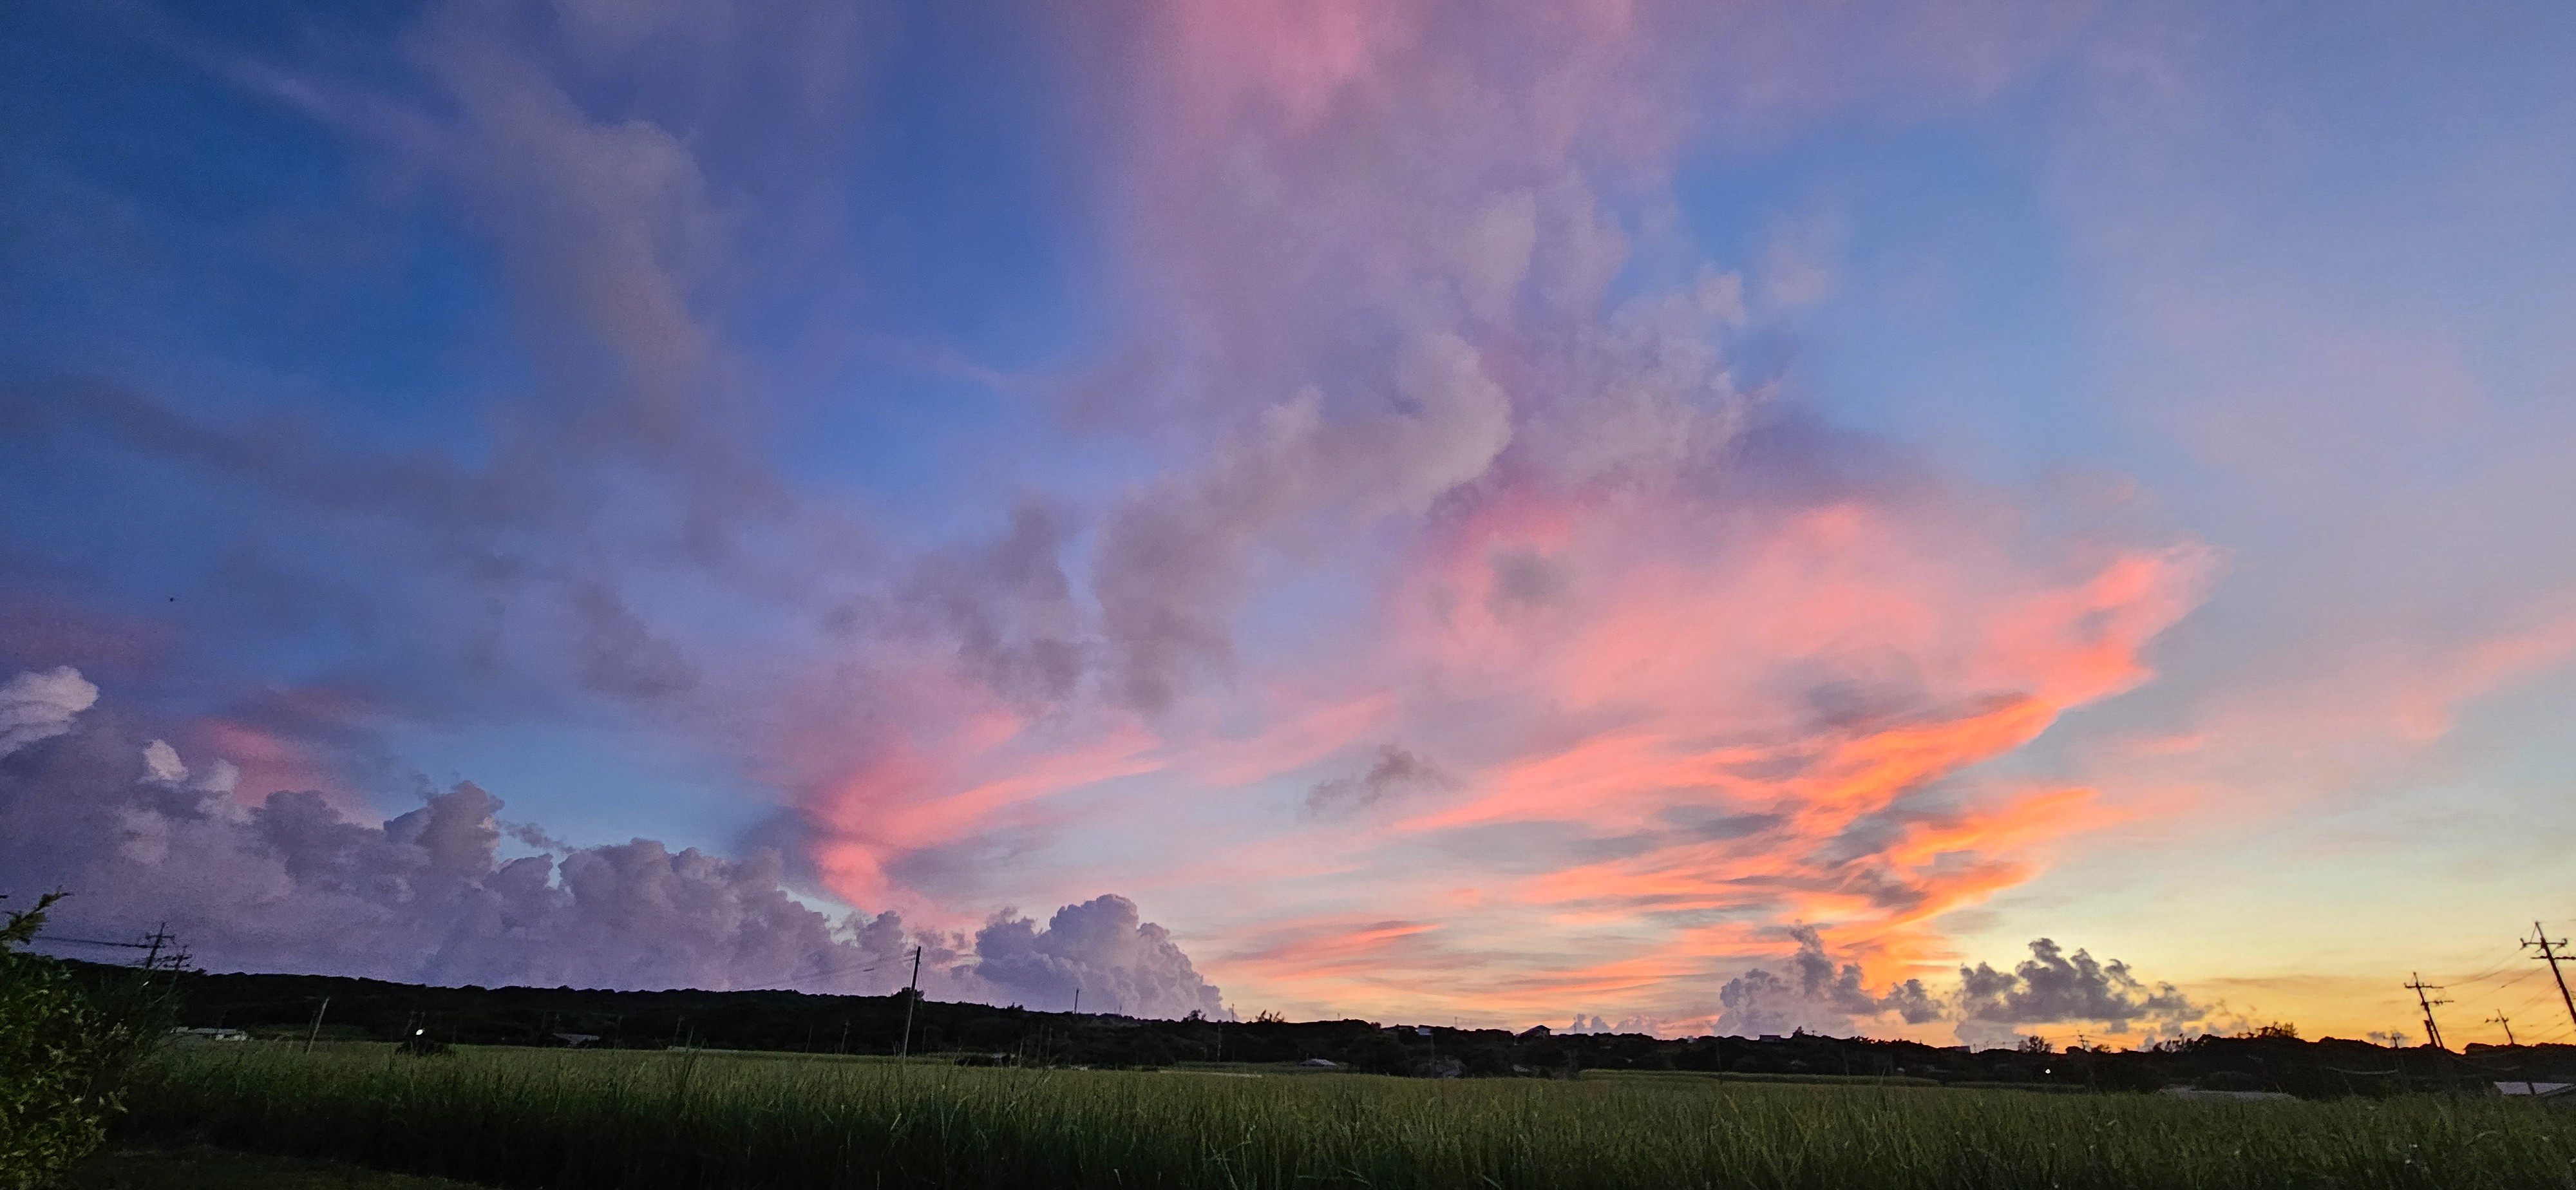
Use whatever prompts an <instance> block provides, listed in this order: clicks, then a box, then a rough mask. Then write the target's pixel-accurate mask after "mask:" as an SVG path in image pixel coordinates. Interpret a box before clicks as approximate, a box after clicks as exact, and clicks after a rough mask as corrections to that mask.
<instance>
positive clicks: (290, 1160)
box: [63, 1146, 474, 1190]
mask: <svg viewBox="0 0 2576 1190" xmlns="http://www.w3.org/2000/svg"><path fill="white" fill-rule="evenodd" d="M63 1188H64V1190H474V1187H472V1186H468V1185H466V1184H465V1183H463V1182H451V1181H448V1180H446V1179H444V1178H421V1177H412V1176H410V1175H407V1174H398V1173H385V1172H382V1171H379V1170H373V1169H365V1168H362V1167H359V1166H354V1165H342V1164H339V1163H336V1162H329V1161H314V1160H310V1159H306V1158H298V1157H263V1156H258V1155H255V1154H251V1153H229V1152H225V1151H223V1150H221V1149H210V1148H206V1147H204V1146H196V1147H191V1148H185V1149H125V1150H113V1151H109V1152H105V1153H99V1154H96V1155H94V1156H92V1157H90V1158H89V1159H88V1160H86V1161H83V1162H82V1163H80V1164H79V1165H78V1166H75V1167H73V1169H72V1172H71V1175H70V1176H69V1177H68V1178H66V1179H65V1180H64V1182H63Z"/></svg>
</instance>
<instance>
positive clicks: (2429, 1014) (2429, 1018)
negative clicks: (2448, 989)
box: [2405, 975, 2450, 1050]
mask: <svg viewBox="0 0 2576 1190" xmlns="http://www.w3.org/2000/svg"><path fill="white" fill-rule="evenodd" d="M2405 987H2406V990H2408V991H2410V992H2413V993H2415V1002H2416V1003H2418V1004H2421V1005H2423V1006H2424V1035H2425V1036H2426V1037H2428V1038H2430V1039H2432V1042H2433V1048H2434V1049H2437V1050H2438V1049H2442V1048H2444V1047H2443V1045H2442V1027H2441V1026H2440V1025H2436V1024H2434V1023H2433V1006H2434V1005H2436V1004H2448V1003H2450V1001H2448V1000H2434V999H2429V998H2427V997H2426V996H2425V995H2424V993H2426V992H2438V991H2441V990H2442V985H2441V984H2438V983H2426V982H2424V977H2423V976H2422V975H2416V976H2415V981H2414V982H2413V983H2409V984H2406V985H2405Z"/></svg>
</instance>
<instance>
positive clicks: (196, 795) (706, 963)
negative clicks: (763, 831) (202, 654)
mask: <svg viewBox="0 0 2576 1190" xmlns="http://www.w3.org/2000/svg"><path fill="white" fill-rule="evenodd" d="M0 689H5V690H7V691H9V692H10V697H11V701H10V703H9V705H10V707H11V708H12V714H13V715H15V716H16V718H14V719H13V723H36V724H40V725H41V726H42V728H43V731H42V733H41V735H40V736H37V737H32V738H31V740H30V742H27V743H24V744H21V745H19V746H17V747H15V748H13V749H12V752H11V754H10V755H8V756H6V757H0V892H6V893H9V894H12V895H26V894H31V893H36V892H43V891H49V890H53V889H62V890H65V891H68V892H71V893H72V894H74V895H73V896H72V897H71V898H70V899H69V900H66V901H65V902H64V903H63V906H62V909H61V910H60V916H59V918H58V920H59V922H60V923H61V929H60V932H62V933H64V934H67V935H75V936H90V937H98V936H108V937H118V936H123V935H127V934H132V933H134V932H137V931H139V930H143V929H148V928H151V927H154V926H157V925H162V924H166V925H167V926H168V927H169V928H170V929H171V931H172V932H173V933H175V934H176V935H177V936H178V937H179V939H180V940H181V942H182V944H183V945H185V946H186V947H187V948H188V949H189V951H190V952H191V953H192V954H193V956H194V957H195V960H196V961H197V962H198V963H200V964H203V965H205V966H208V967H210V968H214V969H247V970H283V971H313V972H322V973H329V974H348V975H365V976H373V977H376V978H383V979H395V980H407V981H415V982H426V983H437V984H451V985H453V984H469V983H471V984H481V985H485V986H497V985H502V984H530V985H540V986H552V985H558V984H573V985H578V986H583V987H609V988H671V987H694V988H709V989H730V988H800V989H805V990H810V991H842V992H871V993H874V992H883V991H886V990H889V989H892V988H895V987H900V986H902V984H903V982H904V979H905V978H906V977H907V976H908V974H909V964H908V962H907V960H908V959H909V957H910V953H911V949H912V948H913V947H914V946H920V947H922V948H923V950H924V957H925V960H926V966H925V970H924V974H925V976H926V979H925V986H926V987H927V988H928V989H929V991H930V992H931V993H932V994H933V995H940V996H947V997H956V998H968V999H985V1000H993V1001H996V1002H1026V1003H1030V1004H1033V1005H1037V1006H1041V1007H1056V1005H1054V1004H1053V1003H1052V1002H1051V998H1052V994H1053V993H1054V992H1055V991H1056V990H1057V989H1058V988H1059V987H1060V986H1061V987H1062V988H1064V989H1067V990H1069V989H1070V987H1072V986H1074V985H1076V984H1080V985H1082V986H1088V987H1092V988H1096V989H1099V994H1100V995H1101V996H1103V997H1106V998H1108V999H1105V1000H1103V1001H1102V1003H1103V1004H1104V1006H1105V1005H1106V1004H1107V1003H1108V1002H1109V1001H1110V1000H1114V1001H1115V1002H1117V1003H1119V1004H1122V1005H1124V1006H1125V1007H1126V1009H1127V1011H1129V1012H1131V1013H1133V1014H1135V1015H1140V1016H1154V1015H1159V1016H1173V1017H1177V1016H1181V1015H1184V1014H1186V1013H1188V1012H1192V1011H1200V1012H1205V1013H1207V1014H1208V1015H1211V1016H1214V1015H1219V1014H1221V1013H1222V1011H1223V1008H1222V1005H1221V1004H1220V1003H1219V1001H1218V999H1217V991H1216V989H1215V988H1214V987H1211V986H1209V985H1208V983H1207V982H1206V981H1205V980H1203V979H1201V978H1200V977H1199V975H1198V973H1197V971H1196V970H1195V969H1194V968H1193V967H1192V966H1191V964H1190V960H1189V957H1188V956H1187V955H1185V954H1183V953H1182V952H1181V950H1180V948H1179V947H1178V946H1177V945H1175V944H1174V943H1173V942H1172V940H1171V937H1170V935H1169V934H1168V933H1167V932H1166V931H1164V929H1163V928H1162V927H1161V926H1158V925H1155V924H1152V923H1150V922H1144V921H1141V920H1139V918H1138V914H1137V910H1136V906H1135V904H1134V903H1133V902H1130V901H1128V900H1127V899H1125V898H1123V897H1116V896H1104V897H1101V898H1099V899H1097V900H1094V901H1091V902H1088V903H1086V904H1082V905H1071V906H1067V907H1065V908H1064V909H1063V910H1062V911H1061V912H1059V913H1057V914H1056V916H1055V919H1054V920H1053V921H1052V922H1050V923H1049V925H1048V926H1047V927H1046V928H1043V929H1041V928H1036V927H1035V926H1034V923H1031V922H1029V921H1027V920H1025V919H1002V920H996V921H995V922H993V923H992V924H991V925H988V926H987V927H986V928H985V929H984V930H983V931H982V932H981V933H979V934H978V935H977V936H976V938H975V940H974V943H973V945H972V947H971V948H969V947H967V946H965V945H964V944H963V941H962V940H961V939H957V938H955V937H952V936H946V935H941V934H938V933H936V932H920V931H913V930H908V929H906V928H905V926H904V923H903V922H902V920H901V919H900V918H899V917H897V916H896V915H894V914H892V913H886V914H881V915H878V916H875V917H869V916H867V915H865V914H854V915H851V916H849V917H846V918H844V919H842V920H840V921H837V922H836V921H834V920H832V919H831V918H829V917H827V916H826V915H824V914H823V913H821V912H819V911H817V910H815V909H813V908H811V907H808V906H807V905H805V904H803V903H802V902H800V901H798V900H797V899H795V898H794V897H792V896H790V895H789V893H788V890H787V888H786V887H785V886H784V884H783V883H782V880H781V861H780V857H779V855H778V854H777V853H776V852H774V851H765V852H761V853H759V854H756V855H754V856H752V857H751V858H748V859H742V860H733V859H726V858H723V857H719V856H713V855H708V854H705V853H703V852H701V851H699V850H697V849H695V848H687V849H683V850H680V851H678V852H673V851H671V850H670V849H668V848H666V847H665V846H663V845H662V844H661V843H659V842H656V841H654V840H651V839H636V840H633V841H631V842H627V843H620V844H613V845H608V846H600V847H573V846H567V845H564V844H561V843H559V842H556V841H554V840H551V839H548V838H546V837H545V835H544V833H543V832H542V831H539V830H536V829H534V828H529V827H520V828H516V829H515V830H512V831H509V832H507V833H510V834H513V835H516V836H518V838H519V840H520V841H521V842H522V843H527V844H531V845H534V846H537V847H540V848H543V850H541V851H539V852H538V853H536V854H528V855H519V856H515V857H512V856H505V855H503V854H502V849H501V843H502V840H503V837H504V834H505V831H504V829H503V827H502V826H501V824H500V821H499V817H498V816H499V814H500V812H501V809H502V803H501V800H500V799H499V798H496V797H494V796H492V795H491V794H489V793H487V792H485V791H484V790H482V789H481V788H479V787H477V786H475V785H474V784H472V783H470V782H468V783H463V784H459V785H457V786H455V787H454V788H451V789H448V790H446V791H444V792H440V793H435V794H431V795H429V796H428V797H427V798H426V799H425V802H424V804H423V805H422V806H421V808H419V809H417V810H413V811H410V812H408V813H405V814H401V815H398V816H396V817H394V818H391V819H388V820H386V821H384V822H382V823H380V824H375V825H370V824H367V823H363V822H356V821H351V820H350V819H349V818H348V817H346V816H345V815H343V814H342V813H340V812H339V811H338V810H336V809H334V808H333V807H332V806H331V804H330V803H329V802H328V801H327V800H326V799H325V798H324V797H323V795H321V794H319V793H316V792H312V791H280V792H276V793H272V794H269V795H267V796H266V797H264V798H262V799H259V800H258V801H257V802H256V803H255V804H248V805H245V804H243V803H241V802H239V801H236V800H235V799H233V798H232V797H231V796H230V794H231V788H230V781H231V773H230V770H229V769H228V767H227V766H225V765H223V763H222V762H220V761H217V762H215V763H213V764H210V765H208V766H206V768H207V770H208V774H209V775H208V776H207V777H204V778H200V779H199V780H197V781H195V782H193V783H191V782H190V781H189V780H188V778H189V767H188V766H187V765H186V764H185V763H184V762H183V760H182V758H181V757H180V756H179V755H178V753H177V750H176V749H174V748H172V747H171V746H170V745H169V744H168V743H167V742H165V741H161V740H153V741H151V742H150V743H148V744H143V743H138V742H137V740H136V738H135V737H134V736H133V735H131V734H130V733H128V732H127V731H126V730H124V728H123V727H122V726H121V725H119V724H118V723H117V722H116V721H115V720H114V719H112V718H109V717H106V716H101V715H95V714H94V715H91V716H89V717H88V718H87V719H85V720H83V719H80V718H79V717H78V716H79V712H81V711H84V710H87V708H88V705H89V703H90V702H91V701H92V700H94V699H95V697H96V690H95V689H94V688H92V687H91V686H90V685H89V684H88V683H87V682H85V681H83V680H81V678H80V677H79V675H78V674H77V673H76V672H74V671H71V670H61V671H56V672H54V673H50V674H27V675H21V676H20V677H19V678H17V679H15V680H13V681H12V682H11V683H10V684H9V685H8V686H6V687H0ZM75 704H77V705H75ZM29 707H34V708H38V710H34V711H24V712H23V713H21V709H23V708H29Z"/></svg>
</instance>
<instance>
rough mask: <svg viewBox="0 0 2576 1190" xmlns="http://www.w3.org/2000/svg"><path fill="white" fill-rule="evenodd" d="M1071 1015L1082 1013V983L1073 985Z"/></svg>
mask: <svg viewBox="0 0 2576 1190" xmlns="http://www.w3.org/2000/svg"><path fill="white" fill-rule="evenodd" d="M1073 1015H1075V1016H1081V1015H1082V985H1081V984H1078V983H1077V984H1075V985H1073Z"/></svg>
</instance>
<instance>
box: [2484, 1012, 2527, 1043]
mask: <svg viewBox="0 0 2576 1190" xmlns="http://www.w3.org/2000/svg"><path fill="white" fill-rule="evenodd" d="M2487 1020H2488V1021H2489V1022H2491V1023H2493V1024H2498V1025H2502V1026H2504V1043H2505V1044H2506V1045H2508V1046H2518V1045H2521V1044H2522V1043H2521V1042H2519V1041H2515V1040H2514V1039H2513V1022H2512V1021H2509V1020H2506V1019H2505V1015H2504V1014H2503V1013H2501V1012H2499V1013H2497V1014H2495V1015H2494V1016H2491V1017H2488V1018H2487Z"/></svg>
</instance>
